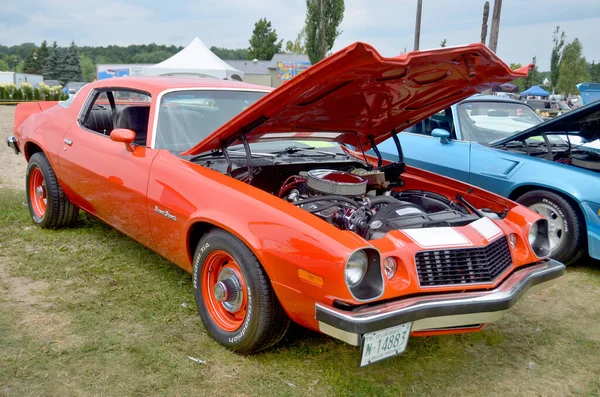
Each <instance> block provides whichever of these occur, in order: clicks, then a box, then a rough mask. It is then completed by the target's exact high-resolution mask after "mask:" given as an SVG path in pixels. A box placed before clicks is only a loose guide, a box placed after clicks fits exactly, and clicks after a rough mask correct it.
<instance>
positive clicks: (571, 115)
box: [490, 101, 600, 146]
mask: <svg viewBox="0 0 600 397" xmlns="http://www.w3.org/2000/svg"><path fill="white" fill-rule="evenodd" d="M542 133H545V134H549V135H566V134H569V135H578V136H580V137H581V138H583V139H585V140H586V141H593V140H594V139H597V138H598V137H600V101H596V102H593V103H590V104H589V105H586V106H583V107H580V108H579V109H576V110H572V111H570V112H568V113H565V114H563V115H562V116H558V117H556V118H554V119H551V120H548V121H546V122H544V123H541V124H538V125H536V126H534V127H531V128H529V129H527V130H525V131H521V132H518V133H516V134H514V135H511V136H509V137H508V138H503V139H499V140H497V141H493V142H490V146H502V145H504V144H505V143H508V142H512V141H522V140H524V139H527V138H531V137H534V136H540V135H542Z"/></svg>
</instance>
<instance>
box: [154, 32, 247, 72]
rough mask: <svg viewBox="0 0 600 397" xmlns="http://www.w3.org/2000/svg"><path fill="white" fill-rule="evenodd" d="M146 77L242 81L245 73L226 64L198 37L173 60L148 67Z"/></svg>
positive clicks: (174, 56) (172, 58) (173, 57)
mask: <svg viewBox="0 0 600 397" xmlns="http://www.w3.org/2000/svg"><path fill="white" fill-rule="evenodd" d="M146 76H210V77H216V78H219V79H233V80H242V77H243V76H244V73H242V72H240V71H239V70H237V69H235V68H233V67H231V66H230V65H228V64H227V63H225V62H224V61H223V60H222V59H221V58H219V57H218V56H216V55H215V54H214V53H213V52H212V51H211V50H210V49H209V48H208V47H207V46H206V45H205V44H204V43H203V42H202V40H200V39H199V38H198V37H196V38H194V40H192V42H191V43H190V44H188V45H187V47H185V48H184V49H183V50H181V51H179V52H178V53H177V54H175V55H173V56H172V57H171V58H169V59H166V60H164V61H162V62H161V63H158V64H156V65H153V66H149V67H147V68H146Z"/></svg>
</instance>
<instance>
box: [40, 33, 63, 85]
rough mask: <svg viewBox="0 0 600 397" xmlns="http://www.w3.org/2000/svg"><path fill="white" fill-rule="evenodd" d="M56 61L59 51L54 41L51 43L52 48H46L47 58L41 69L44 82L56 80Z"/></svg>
mask: <svg viewBox="0 0 600 397" xmlns="http://www.w3.org/2000/svg"><path fill="white" fill-rule="evenodd" d="M58 61H59V49H58V45H57V44H56V40H55V41H54V42H53V43H52V47H50V48H48V57H47V58H46V62H45V63H44V67H43V68H42V74H43V75H44V80H56V79H57V78H58Z"/></svg>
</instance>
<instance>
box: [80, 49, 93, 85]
mask: <svg viewBox="0 0 600 397" xmlns="http://www.w3.org/2000/svg"><path fill="white" fill-rule="evenodd" d="M79 66H80V67H81V75H82V76H83V80H84V81H87V82H91V81H94V80H95V79H96V65H94V61H92V60H91V59H90V58H89V57H87V56H85V55H81V56H80V57H79Z"/></svg>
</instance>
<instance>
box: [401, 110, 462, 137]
mask: <svg viewBox="0 0 600 397" xmlns="http://www.w3.org/2000/svg"><path fill="white" fill-rule="evenodd" d="M453 124H454V122H453V120H452V110H451V109H450V108H447V109H444V110H442V111H440V112H438V113H436V114H434V115H433V116H431V117H428V118H426V119H425V120H423V121H421V122H419V123H417V124H415V125H413V126H411V127H409V128H408V129H407V130H406V131H407V132H412V133H413V134H421V135H427V136H431V132H432V131H433V130H434V129H436V128H443V129H445V130H446V131H448V132H450V134H451V136H452V137H453V138H454V136H453V131H454V128H453Z"/></svg>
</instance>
